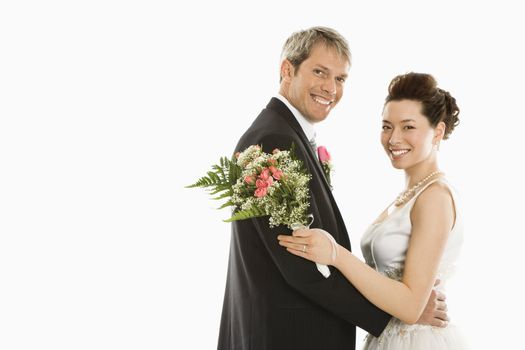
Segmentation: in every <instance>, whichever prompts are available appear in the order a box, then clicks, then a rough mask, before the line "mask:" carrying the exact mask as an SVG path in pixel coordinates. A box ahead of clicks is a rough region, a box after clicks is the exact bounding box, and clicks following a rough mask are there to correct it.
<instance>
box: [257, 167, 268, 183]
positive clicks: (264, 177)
mask: <svg viewBox="0 0 525 350" xmlns="http://www.w3.org/2000/svg"><path fill="white" fill-rule="evenodd" d="M269 177H270V169H268V168H264V169H263V171H262V172H261V174H260V175H259V178H260V179H263V180H265V181H266V180H268V178H269Z"/></svg>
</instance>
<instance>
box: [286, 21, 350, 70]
mask: <svg viewBox="0 0 525 350" xmlns="http://www.w3.org/2000/svg"><path fill="white" fill-rule="evenodd" d="M317 44H323V45H325V46H326V47H327V48H331V49H333V50H335V51H336V52H337V53H338V54H339V55H340V56H341V57H344V58H346V59H347V60H348V63H349V64H350V59H351V56H350V49H349V48H348V42H347V41H346V39H345V38H344V37H343V36H342V35H341V34H339V33H338V32H337V31H335V30H334V29H332V28H327V27H312V28H309V29H305V30H301V31H298V32H295V33H293V34H292V35H291V36H290V37H289V38H288V39H287V40H286V42H285V43H284V46H283V50H282V53H281V62H282V61H283V60H285V59H286V60H288V61H290V63H291V64H292V65H293V67H294V68H295V70H296V71H297V69H298V68H299V66H300V65H301V63H303V62H304V60H306V59H307V58H308V57H310V53H311V52H312V48H313V47H314V46H315V45H317Z"/></svg>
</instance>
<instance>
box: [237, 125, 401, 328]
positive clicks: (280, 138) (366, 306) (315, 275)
mask: <svg viewBox="0 0 525 350" xmlns="http://www.w3.org/2000/svg"><path fill="white" fill-rule="evenodd" d="M251 141H252V144H255V143H257V144H260V145H262V147H263V150H264V151H265V152H271V151H272V150H274V149H275V148H279V149H281V150H286V149H290V147H291V144H292V142H294V141H293V140H292V139H291V138H290V136H287V135H276V134H269V135H264V137H261V138H260V139H258V140H254V139H252V140H251ZM244 146H245V147H247V146H248V145H244ZM238 148H239V147H238ZM242 150H243V149H238V151H242ZM305 151H306V149H305V147H304V146H302V147H296V148H295V154H296V156H297V157H298V158H299V159H301V160H303V162H304V161H305V159H306V157H307V155H306V153H305ZM312 197H313V196H312V195H311V198H310V212H311V213H312V214H313V215H314V217H316V218H319V216H320V215H319V212H318V207H319V206H322V205H323V203H319V202H318V201H316V198H312ZM251 220H252V222H253V225H254V227H255V230H256V232H257V234H258V235H259V236H260V239H261V240H262V241H263V244H264V246H265V247H266V249H267V250H268V253H269V255H270V256H271V259H272V260H273V262H274V263H275V265H276V266H277V268H278V270H279V271H280V273H281V274H282V276H283V278H284V279H285V281H286V282H287V283H288V284H289V285H290V286H291V287H292V288H294V289H295V290H297V291H298V292H299V293H301V294H302V295H304V296H305V297H307V298H308V299H310V300H311V301H312V302H314V303H316V304H318V305H319V306H321V307H322V308H324V309H326V310H328V311H329V312H331V313H333V314H335V315H337V316H339V317H341V318H342V319H344V320H345V321H347V322H349V323H351V324H353V325H355V326H358V327H360V328H362V329H364V330H366V331H368V332H369V333H371V334H373V335H375V336H378V335H379V334H381V332H382V331H383V329H384V328H385V327H386V325H387V324H388V322H389V320H390V319H391V316H390V315H389V314H387V313H386V312H384V311H382V310H381V309H379V308H377V307H376V306H374V305H373V304H372V303H370V302H369V301H368V300H367V299H366V298H365V297H364V296H363V295H362V294H361V293H360V292H359V291H358V290H357V289H356V288H355V287H354V286H353V285H352V284H351V283H350V282H349V281H348V280H347V279H346V278H345V277H344V276H343V275H342V274H341V273H340V272H339V271H338V270H337V269H334V268H332V267H330V270H331V274H330V276H329V277H328V278H325V277H323V276H322V275H321V274H320V273H319V271H318V270H317V269H316V266H315V263H313V262H311V261H309V260H306V259H303V258H300V257H297V256H295V255H293V254H290V253H288V252H287V251H286V249H285V248H283V247H282V246H280V245H279V242H278V240H277V236H278V235H279V234H291V231H290V230H289V229H288V228H287V227H285V226H278V227H274V228H270V227H269V223H268V217H262V218H256V219H251ZM319 221H320V222H322V218H320V220H319ZM332 233H333V232H332Z"/></svg>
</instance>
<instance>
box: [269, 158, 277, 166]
mask: <svg viewBox="0 0 525 350" xmlns="http://www.w3.org/2000/svg"><path fill="white" fill-rule="evenodd" d="M268 163H270V164H271V165H275V164H277V161H276V160H275V159H273V158H270V159H268Z"/></svg>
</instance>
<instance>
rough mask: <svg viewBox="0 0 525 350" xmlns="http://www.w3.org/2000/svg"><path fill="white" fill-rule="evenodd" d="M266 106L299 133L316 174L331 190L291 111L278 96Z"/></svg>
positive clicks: (319, 163) (308, 142)
mask: <svg viewBox="0 0 525 350" xmlns="http://www.w3.org/2000/svg"><path fill="white" fill-rule="evenodd" d="M266 108H269V109H272V110H274V111H276V112H277V113H278V114H279V115H280V116H281V117H282V118H284V119H285V120H286V122H287V123H288V124H290V126H291V127H292V129H294V131H295V132H296V133H297V135H299V138H300V139H301V141H302V143H303V144H304V146H305V147H306V149H307V150H308V151H307V153H308V156H309V157H310V159H311V160H312V162H313V163H314V164H315V168H316V169H317V175H318V176H319V177H320V178H321V179H323V184H324V186H325V187H326V189H327V190H328V191H329V192H331V189H330V185H329V184H328V180H327V179H326V175H325V173H324V170H323V168H322V166H321V162H320V161H319V158H317V154H316V151H314V150H313V149H312V147H311V146H310V140H308V138H307V137H306V134H305V133H304V131H303V128H301V125H300V124H299V122H298V121H297V119H296V118H295V116H294V115H293V113H292V111H290V110H289V109H288V107H286V105H285V104H284V103H283V102H282V101H280V100H279V99H278V98H275V97H273V98H272V99H271V100H270V102H269V103H268V105H267V106H266Z"/></svg>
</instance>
